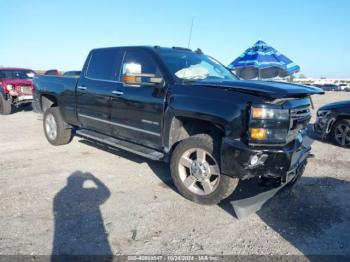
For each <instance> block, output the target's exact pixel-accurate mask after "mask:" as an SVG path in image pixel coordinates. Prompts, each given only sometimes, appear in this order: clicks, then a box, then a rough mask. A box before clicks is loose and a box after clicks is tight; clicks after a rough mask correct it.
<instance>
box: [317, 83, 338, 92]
mask: <svg viewBox="0 0 350 262" xmlns="http://www.w3.org/2000/svg"><path fill="white" fill-rule="evenodd" d="M321 88H322V89H323V90H324V91H339V87H338V86H337V85H335V84H324V85H322V86H321Z"/></svg>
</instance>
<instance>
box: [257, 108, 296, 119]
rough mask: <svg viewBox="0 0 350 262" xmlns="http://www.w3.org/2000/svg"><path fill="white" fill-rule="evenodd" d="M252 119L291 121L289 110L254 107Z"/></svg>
mask: <svg viewBox="0 0 350 262" xmlns="http://www.w3.org/2000/svg"><path fill="white" fill-rule="evenodd" d="M252 118H253V119H261V120H264V119H276V120H287V119H289V110H288V109H275V108H266V107H252Z"/></svg>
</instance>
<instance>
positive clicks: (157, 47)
mask: <svg viewBox="0 0 350 262" xmlns="http://www.w3.org/2000/svg"><path fill="white" fill-rule="evenodd" d="M113 48H122V49H124V48H125V49H128V48H142V49H150V50H157V49H158V50H177V51H188V52H195V51H193V50H191V49H189V48H186V47H177V46H173V47H161V46H158V45H155V46H146V45H143V46H114V47H102V48H94V49H92V51H94V50H103V49H113ZM198 50H199V49H198Z"/></svg>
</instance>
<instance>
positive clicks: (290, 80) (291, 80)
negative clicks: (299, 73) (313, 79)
mask: <svg viewBox="0 0 350 262" xmlns="http://www.w3.org/2000/svg"><path fill="white" fill-rule="evenodd" d="M294 79H295V76H294V75H290V76H288V77H287V81H288V82H293V81H294Z"/></svg>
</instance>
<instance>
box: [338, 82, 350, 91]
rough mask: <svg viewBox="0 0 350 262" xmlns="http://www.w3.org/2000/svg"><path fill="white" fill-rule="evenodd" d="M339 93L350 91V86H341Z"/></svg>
mask: <svg viewBox="0 0 350 262" xmlns="http://www.w3.org/2000/svg"><path fill="white" fill-rule="evenodd" d="M338 86H339V91H348V92H349V91H350V84H339V85H338Z"/></svg>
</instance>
